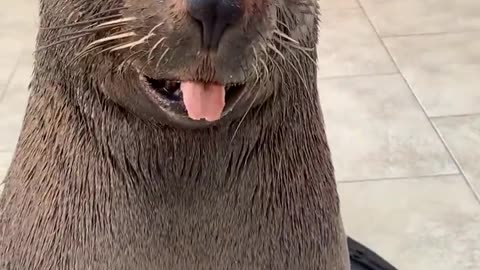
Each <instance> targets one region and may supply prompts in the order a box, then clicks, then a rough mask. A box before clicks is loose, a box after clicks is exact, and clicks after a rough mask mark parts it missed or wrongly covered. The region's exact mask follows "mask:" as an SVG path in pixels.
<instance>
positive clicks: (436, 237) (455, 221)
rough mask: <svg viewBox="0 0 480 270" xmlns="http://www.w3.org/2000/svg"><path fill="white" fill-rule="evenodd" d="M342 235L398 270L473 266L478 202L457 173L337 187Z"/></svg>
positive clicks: (477, 250) (478, 252)
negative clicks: (349, 237)
mask: <svg viewBox="0 0 480 270" xmlns="http://www.w3.org/2000/svg"><path fill="white" fill-rule="evenodd" d="M339 193H340V199H341V206H342V214H343V217H344V223H345V227H346V230H347V233H348V234H349V235H351V236H352V237H354V238H356V239H357V240H358V241H360V242H362V243H363V244H365V245H367V246H368V247H369V248H371V249H373V250H374V251H376V252H377V253H379V254H380V255H381V256H382V257H384V258H385V259H387V260H388V261H389V262H391V263H393V264H394V265H395V266H396V267H398V269H401V270H403V269H405V270H406V269H408V270H478V266H479V265H480V241H479V239H480V230H479V228H480V227H479V225H480V204H479V203H478V201H476V200H475V198H474V196H473V195H472V192H471V190H470V189H469V188H468V186H467V185H466V184H465V182H464V180H463V177H461V176H443V177H436V178H422V179H406V180H397V181H373V182H357V183H343V184H340V185H339Z"/></svg>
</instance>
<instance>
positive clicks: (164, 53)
mask: <svg viewBox="0 0 480 270" xmlns="http://www.w3.org/2000/svg"><path fill="white" fill-rule="evenodd" d="M169 50H170V48H166V49H165V51H164V52H163V54H162V55H161V56H160V58H159V59H158V61H157V64H156V65H155V69H158V66H159V65H160V62H161V61H162V60H163V58H164V57H165V55H167V52H168V51H169Z"/></svg>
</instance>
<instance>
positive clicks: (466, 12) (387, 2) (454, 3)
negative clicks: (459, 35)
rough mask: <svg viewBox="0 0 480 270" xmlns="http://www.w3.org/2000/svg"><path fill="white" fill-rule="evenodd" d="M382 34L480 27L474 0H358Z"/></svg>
mask: <svg viewBox="0 0 480 270" xmlns="http://www.w3.org/2000/svg"><path fill="white" fill-rule="evenodd" d="M360 2H361V3H362V6H363V7H364V9H365V11H366V13H367V15H368V16H369V18H370V19H371V21H372V23H373V24H374V25H375V28H376V29H377V31H378V33H379V34H380V35H382V36H386V35H387V36H388V35H406V34H421V33H442V32H458V31H471V30H480V16H479V14H480V1H478V0H360Z"/></svg>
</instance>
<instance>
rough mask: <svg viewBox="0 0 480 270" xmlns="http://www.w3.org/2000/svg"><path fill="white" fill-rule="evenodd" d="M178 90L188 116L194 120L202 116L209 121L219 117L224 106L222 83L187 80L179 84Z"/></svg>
mask: <svg viewBox="0 0 480 270" xmlns="http://www.w3.org/2000/svg"><path fill="white" fill-rule="evenodd" d="M180 90H182V94H183V103H184V104H185V107H186V109H187V112H188V116H189V117H190V118H192V119H194V120H200V119H202V118H204V119H205V120H207V121H210V122H212V121H216V120H218V119H220V116H221V114H222V111H223V107H224V106H225V87H224V86H223V85H219V84H212V83H207V84H205V83H202V82H195V81H187V82H182V83H181V84H180Z"/></svg>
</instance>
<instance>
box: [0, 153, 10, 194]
mask: <svg viewBox="0 0 480 270" xmlns="http://www.w3.org/2000/svg"><path fill="white" fill-rule="evenodd" d="M12 158H13V152H0V185H2V184H3V180H4V179H5V176H6V175H7V171H8V168H9V167H10V162H11V161H12ZM0 189H1V188H0ZM0 194H1V192H0Z"/></svg>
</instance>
